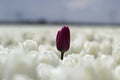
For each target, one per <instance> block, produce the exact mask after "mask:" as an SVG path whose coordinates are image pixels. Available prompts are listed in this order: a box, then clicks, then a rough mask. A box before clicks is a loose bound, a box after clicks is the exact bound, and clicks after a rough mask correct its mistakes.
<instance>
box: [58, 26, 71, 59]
mask: <svg viewBox="0 0 120 80" xmlns="http://www.w3.org/2000/svg"><path fill="white" fill-rule="evenodd" d="M56 46H57V49H58V50H59V51H60V52H61V59H63V55H64V52H66V51H67V50H68V49H69V47H70V30H69V27H68V26H63V27H62V29H61V30H59V31H58V33H57V37H56Z"/></svg>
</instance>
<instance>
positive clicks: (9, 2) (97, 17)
mask: <svg viewBox="0 0 120 80" xmlns="http://www.w3.org/2000/svg"><path fill="white" fill-rule="evenodd" d="M119 4H120V0H0V23H1V24H11V23H12V24H16V23H17V24H78V25H86V24H88V25H120V9H119V8H120V5H119Z"/></svg>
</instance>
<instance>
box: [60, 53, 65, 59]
mask: <svg viewBox="0 0 120 80" xmlns="http://www.w3.org/2000/svg"><path fill="white" fill-rule="evenodd" d="M63 56H64V52H61V60H63Z"/></svg>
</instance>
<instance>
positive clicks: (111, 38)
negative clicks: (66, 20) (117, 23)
mask: <svg viewBox="0 0 120 80" xmlns="http://www.w3.org/2000/svg"><path fill="white" fill-rule="evenodd" d="M61 27H62V26H61V25H57V26H55V25H54V26H52V25H0V80H120V28H119V27H116V28H114V27H100V26H98V27H88V26H85V27H77V26H72V25H71V26H69V28H70V32H71V43H70V49H69V50H68V51H67V52H66V53H65V56H64V59H63V60H61V59H60V55H61V54H60V52H59V51H58V50H57V49H56V42H55V41H56V35H57V31H58V30H59V29H60V28H61Z"/></svg>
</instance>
